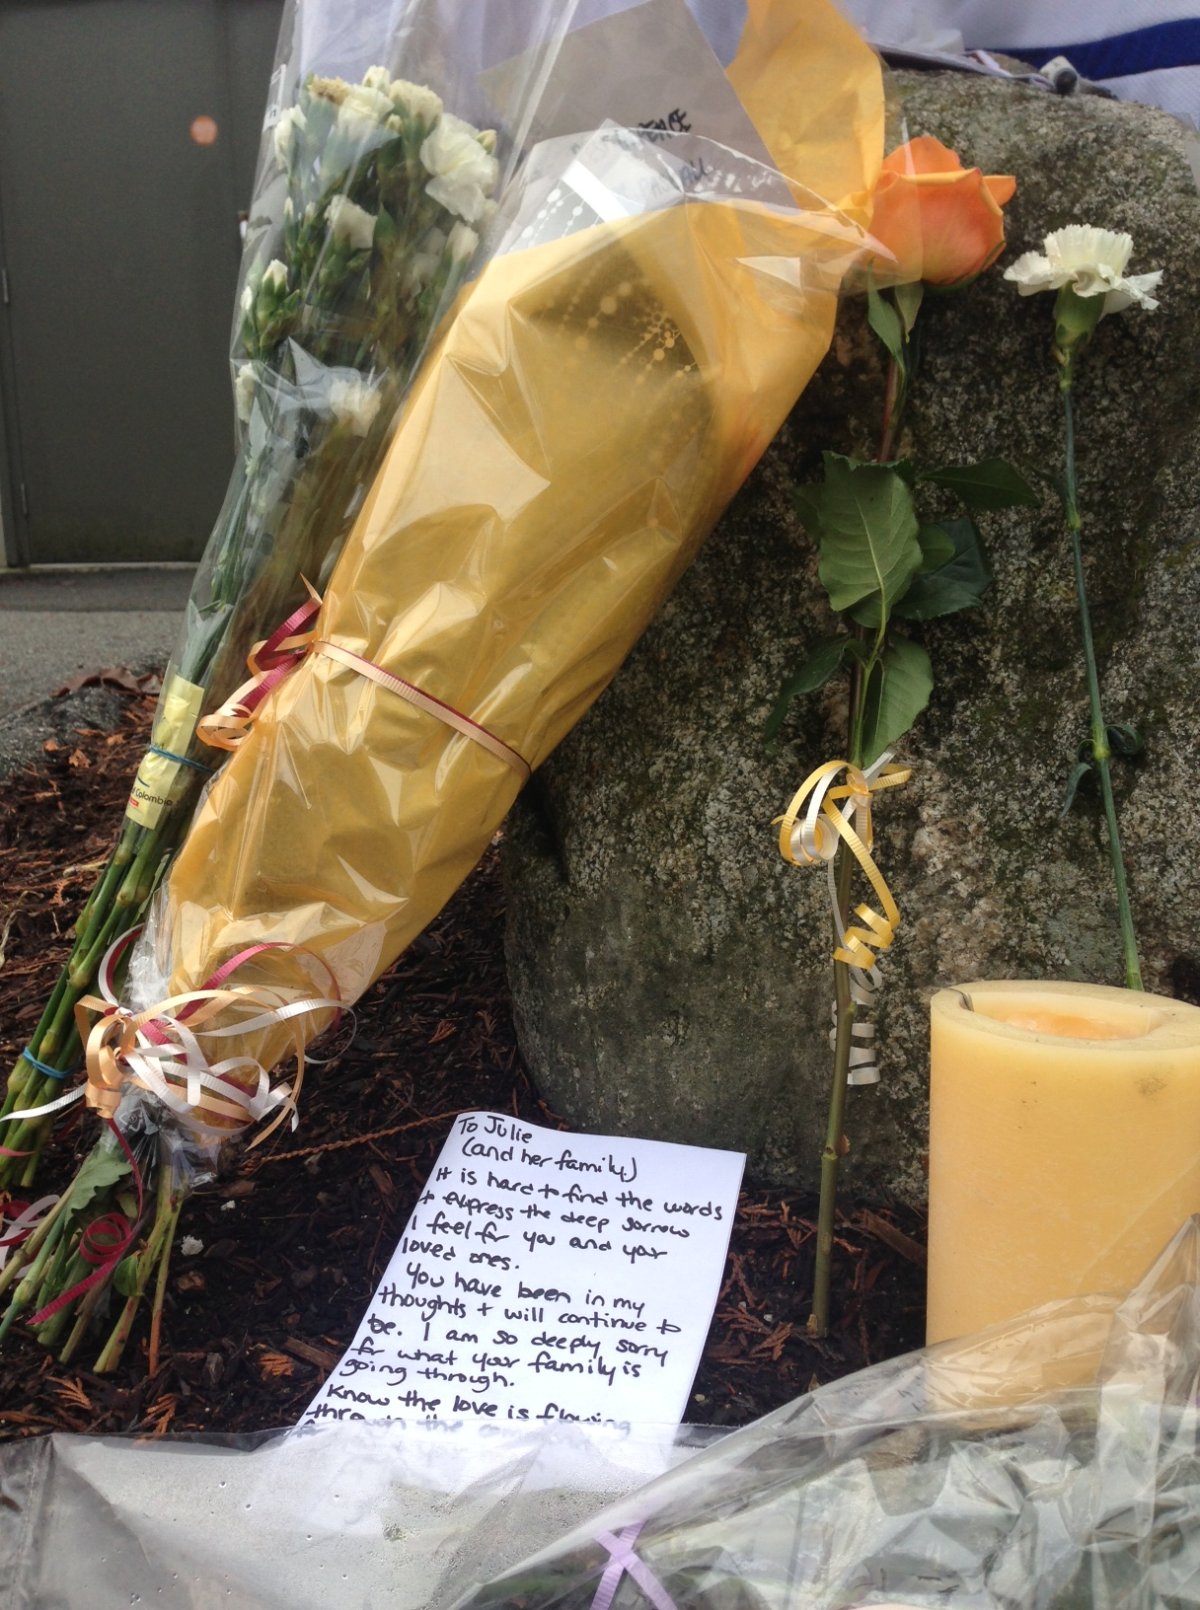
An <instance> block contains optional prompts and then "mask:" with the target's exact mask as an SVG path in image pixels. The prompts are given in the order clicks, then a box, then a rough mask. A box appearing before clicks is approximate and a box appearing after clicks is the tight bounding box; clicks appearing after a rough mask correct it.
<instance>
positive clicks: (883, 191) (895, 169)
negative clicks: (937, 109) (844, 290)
mask: <svg viewBox="0 0 1200 1610" xmlns="http://www.w3.org/2000/svg"><path fill="white" fill-rule="evenodd" d="M1016 188H1017V181H1016V180H1015V179H1013V178H1011V177H1009V176H1008V175H1003V176H1001V175H995V174H993V175H988V176H985V175H984V174H982V173H981V172H980V170H979V169H978V168H964V167H963V165H962V163H961V162H960V161H959V159H958V157H957V156H956V155H955V154H954V152H953V151H951V150H948V149H947V147H946V146H944V145H943V144H942V142H941V141H940V140H935V139H934V138H933V136H932V135H929V134H923V135H922V136H921V137H920V139H917V140H909V141H908V143H907V144H906V145H902V146H899V147H898V148H897V149H896V150H895V151H893V152H892V153H891V154H890V156H887V157H885V158H884V160H883V166H882V168H881V169H880V174H879V180H878V183H877V184H876V186H875V193H874V198H873V199H874V212H873V214H872V217H871V226H870V229H871V234H872V236H873V237H874V239H875V240H876V241H877V242H878V243H879V245H880V246H881V247H884V248H885V249H886V251H888V252H891V253H892V254H893V256H894V258H895V261H892V259H891V258H889V257H887V256H885V255H884V254H883V253H882V252H881V253H879V254H878V255H874V256H873V257H872V258H871V262H870V266H871V270H872V272H873V273H874V274H875V276H876V277H877V278H878V279H880V280H882V281H883V282H884V283H885V284H888V285H908V284H911V283H912V282H913V281H914V280H923V281H924V282H925V284H927V285H942V286H946V285H961V284H963V283H964V282H965V281H966V280H970V279H974V277H975V276H976V274H979V273H981V272H982V271H983V270H984V269H985V268H987V266H988V264H989V263H993V262H995V260H996V258H997V257H999V255H1000V253H1001V251H1002V250H1003V247H1004V216H1003V214H1002V213H1001V211H1000V208H1001V207H1002V206H1003V205H1004V203H1005V202H1006V201H1008V200H1010V199H1011V197H1012V195H1013V192H1014V191H1015V190H1016Z"/></svg>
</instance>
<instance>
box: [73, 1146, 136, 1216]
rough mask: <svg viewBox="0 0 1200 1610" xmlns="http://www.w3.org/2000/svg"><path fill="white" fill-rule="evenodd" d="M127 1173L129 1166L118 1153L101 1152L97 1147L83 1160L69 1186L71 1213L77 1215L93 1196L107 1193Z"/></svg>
mask: <svg viewBox="0 0 1200 1610" xmlns="http://www.w3.org/2000/svg"><path fill="white" fill-rule="evenodd" d="M128 1173H129V1164H128V1162H127V1161H126V1160H125V1158H124V1157H122V1156H121V1155H120V1153H119V1152H110V1151H101V1150H100V1149H99V1148H98V1147H97V1148H96V1149H95V1150H94V1151H92V1152H91V1153H90V1154H89V1155H88V1156H87V1157H86V1158H85V1159H84V1161H83V1163H82V1164H81V1165H80V1168H79V1172H78V1173H77V1174H76V1176H75V1183H74V1184H73V1185H72V1186H71V1211H72V1212H74V1213H78V1211H79V1210H80V1208H84V1207H87V1205H88V1203H89V1202H90V1201H91V1200H92V1198H93V1197H94V1196H96V1195H98V1194H99V1192H101V1191H107V1190H108V1189H109V1187H110V1186H113V1185H115V1184H116V1183H117V1181H118V1180H121V1179H124V1178H125V1176H126V1174H128Z"/></svg>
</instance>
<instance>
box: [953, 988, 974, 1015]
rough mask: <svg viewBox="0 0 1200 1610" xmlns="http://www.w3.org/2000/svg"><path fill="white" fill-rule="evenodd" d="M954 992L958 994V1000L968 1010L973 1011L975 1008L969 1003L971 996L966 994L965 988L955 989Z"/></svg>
mask: <svg viewBox="0 0 1200 1610" xmlns="http://www.w3.org/2000/svg"><path fill="white" fill-rule="evenodd" d="M954 993H955V994H956V995H957V996H958V998H959V1000H960V1001H961V1002H962V1003H963V1005H964V1006H965V1007H966V1009H967V1011H968V1012H973V1011H974V1010H975V1008H974V1006H972V1004H971V997H970V996H969V995H968V994H967V992H966V990H965V989H956V990H955V991H954Z"/></svg>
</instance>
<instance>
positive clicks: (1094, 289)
mask: <svg viewBox="0 0 1200 1610" xmlns="http://www.w3.org/2000/svg"><path fill="white" fill-rule="evenodd" d="M1044 244H1045V248H1046V249H1045V252H1044V253H1043V252H1026V253H1025V255H1024V256H1023V257H1018V258H1017V260H1016V262H1015V263H1014V264H1013V265H1012V267H1011V268H1007V269H1005V271H1004V277H1005V279H1006V280H1013V281H1015V283H1016V286H1017V289H1018V291H1020V293H1021V295H1022V296H1033V295H1035V294H1036V293H1037V292H1038V291H1059V290H1061V289H1062V288H1063V286H1064V285H1068V286H1070V288H1071V290H1073V291H1074V292H1075V295H1076V296H1087V297H1091V296H1103V298H1104V305H1103V307H1102V308H1101V310H1100V317H1101V318H1103V317H1104V316H1105V314H1106V313H1123V312H1124V310H1125V309H1126V308H1127V307H1132V306H1133V304H1134V303H1135V302H1136V303H1137V305H1138V306H1139V307H1141V308H1145V309H1146V310H1147V311H1150V310H1152V309H1154V308H1156V307H1157V306H1158V303H1157V302H1156V301H1155V299H1154V297H1153V296H1151V294H1150V293H1151V291H1154V290H1157V288H1158V282H1159V281H1160V280H1161V279H1162V270H1161V269H1155V270H1153V272H1152V273H1149V274H1129V275H1127V274H1126V273H1125V270H1126V268H1127V267H1128V266H1129V259H1130V257H1131V255H1132V253H1133V241H1132V239H1131V238H1130V236H1129V235H1127V234H1125V233H1124V232H1118V231H1116V230H1112V229H1096V228H1094V227H1093V226H1092V225H1091V224H1068V225H1067V226H1066V228H1065V229H1056V230H1054V231H1053V232H1052V233H1051V234H1049V235H1047V236H1046V239H1045V242H1044Z"/></svg>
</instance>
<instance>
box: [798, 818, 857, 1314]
mask: <svg viewBox="0 0 1200 1610" xmlns="http://www.w3.org/2000/svg"><path fill="white" fill-rule="evenodd" d="M837 853H838V859H837V902H838V910H839V911H840V912H841V914H842V920H843V922H844V921H845V916H846V912H847V911H848V909H849V906H850V884H851V878H852V876H853V873H854V857H853V856H852V855H851V854H850V852H849V851H848V850H847V848H846V846H845V845H844V844H840V845H839V846H838V852H837ZM833 985H834V993H835V998H836V1000H837V1038H836V1040H835V1041H834V1048H833V1084H832V1087H831V1089H830V1092H829V1114H828V1119H827V1122H826V1126H825V1145H824V1146H823V1147H822V1149H821V1188H820V1200H819V1203H818V1206H817V1255H816V1262H815V1264H814V1267H813V1297H812V1311H811V1313H810V1314H809V1316H808V1324H807V1326H806V1330H807V1332H808V1334H809V1335H810V1336H817V1337H820V1336H828V1334H829V1287H830V1281H831V1276H832V1268H833V1227H834V1219H835V1216H836V1213H837V1187H838V1166H839V1164H840V1163H841V1160H842V1150H843V1147H844V1144H845V1133H844V1131H845V1121H846V1093H847V1090H848V1089H849V1073H850V1045H851V1030H852V1029H853V1027H854V1013H855V1007H854V1002H853V1000H852V998H851V995H850V969H849V967H848V966H847V965H846V963H845V962H834V964H833Z"/></svg>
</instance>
